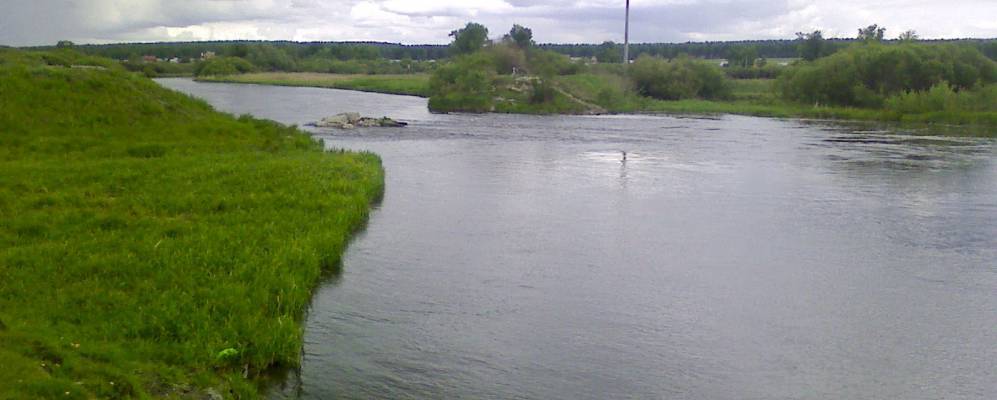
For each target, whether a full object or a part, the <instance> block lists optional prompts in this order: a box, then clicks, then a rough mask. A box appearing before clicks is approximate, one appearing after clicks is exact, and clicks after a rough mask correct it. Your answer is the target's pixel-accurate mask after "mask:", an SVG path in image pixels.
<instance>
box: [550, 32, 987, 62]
mask: <svg viewBox="0 0 997 400" xmlns="http://www.w3.org/2000/svg"><path fill="white" fill-rule="evenodd" d="M873 29H874V31H873V32H872V35H873V38H875V37H876V35H877V32H876V31H875V30H876V29H882V28H880V27H876V28H873ZM904 34H906V35H914V36H916V34H914V33H913V32H912V31H911V32H905V33H904ZM901 36H902V37H903V35H901ZM910 39H911V37H910V36H908V40H910ZM903 40H904V39H897V40H885V41H884V43H887V44H889V43H894V42H902V41H903ZM913 40H917V38H916V37H913ZM861 41H862V40H860V39H857V38H855V39H851V38H849V39H840V38H830V39H828V38H824V37H823V35H822V34H821V32H820V31H814V32H808V33H799V34H797V39H795V40H791V39H780V40H740V41H730V42H688V43H631V44H630V55H631V57H632V58H633V59H637V58H638V57H640V56H641V55H644V54H647V55H651V56H656V57H662V58H676V57H678V56H680V55H688V56H691V57H697V58H712V59H720V58H728V56H729V55H730V54H731V53H732V52H735V51H738V50H739V49H742V48H746V47H750V48H753V49H754V51H755V53H756V56H757V57H762V58H798V57H799V58H809V59H815V58H819V57H823V56H828V55H831V54H834V53H836V52H838V51H839V50H842V49H844V48H846V47H848V46H850V45H852V44H855V43H857V42H861ZM918 41H919V42H924V43H960V44H968V45H971V46H975V47H976V48H977V49H979V50H980V52H982V53H983V54H984V55H986V56H987V57H989V58H990V59H994V60H997V39H939V40H918ZM804 44H805V45H806V47H805V48H804V47H801V45H804ZM622 46H623V45H622V44H619V43H614V42H604V43H601V44H539V45H538V47H540V48H542V49H545V50H552V51H555V52H558V53H561V54H566V55H568V56H571V57H585V58H590V57H595V58H597V59H606V61H609V60H610V58H609V57H606V55H607V54H610V55H612V56H615V57H616V59H617V60H618V61H617V62H619V59H620V58H622V51H621V49H622ZM616 54H620V55H618V56H617V55H616ZM600 61H601V60H600Z"/></svg>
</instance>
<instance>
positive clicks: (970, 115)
mask: <svg viewBox="0 0 997 400" xmlns="http://www.w3.org/2000/svg"><path fill="white" fill-rule="evenodd" d="M298 77H308V78H305V79H297V78H298ZM193 79H194V81H197V82H206V83H238V84H253V85H270V86H285V87H314V88H324V89H339V90H352V91H358V92H367V93H380V94H391V95H398V96H413V97H420V98H425V99H428V98H429V96H428V94H427V93H428V86H426V87H423V88H418V87H417V86H415V85H417V84H418V82H426V83H428V78H427V77H426V76H425V75H413V76H404V75H401V76H399V75H363V76H357V75H342V74H317V73H266V74H265V75H261V74H243V75H226V76H217V77H201V78H198V77H195V78H193ZM358 79H363V83H364V85H359V84H357V83H356V80H358ZM398 79H403V80H406V81H408V83H407V84H408V85H409V86H407V87H406V88H405V89H399V88H398V87H392V86H390V85H391V84H392V83H395V82H397V80H398ZM379 85H380V86H379ZM562 89H563V88H562ZM565 92H566V93H571V91H569V90H565ZM571 94H572V97H573V98H574V99H576V100H581V101H582V102H585V103H589V104H591V102H592V100H591V99H586V98H584V97H583V96H578V95H577V94H575V93H571ZM576 105H577V104H576ZM430 111H431V112H434V113H441V114H445V113H451V112H463V111H459V110H452V111H451V110H430ZM485 113H486V114H487V113H497V114H523V115H627V114H634V115H648V114H668V115H743V116H752V117H763V118H784V119H817V120H827V121H840V122H879V123H891V124H901V125H904V126H907V125H912V126H945V127H965V128H970V129H972V128H989V127H993V126H997V112H961V113H945V112H935V113H926V114H898V113H894V112H890V111H886V110H879V109H866V108H852V107H816V108H814V107H807V106H803V105H798V104H792V103H783V102H779V103H776V104H766V103H764V102H752V101H749V100H745V99H741V100H732V101H712V100H674V101H666V100H655V99H649V98H634V99H629V100H628V101H627V104H625V105H623V106H620V107H610V108H602V109H600V110H598V111H594V110H592V109H591V108H588V107H586V108H584V109H564V108H562V109H556V110H551V109H538V108H535V107H533V108H531V107H530V106H529V105H525V106H523V105H521V104H519V105H515V106H514V107H502V106H500V107H498V108H497V109H495V110H491V111H488V112H485ZM994 135H997V132H995V133H988V134H985V136H994Z"/></svg>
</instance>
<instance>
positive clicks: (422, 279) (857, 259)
mask: <svg viewBox="0 0 997 400" xmlns="http://www.w3.org/2000/svg"><path fill="white" fill-rule="evenodd" d="M164 84H166V85H169V86H173V87H177V88H180V89H182V90H186V91H189V92H192V93H196V94H198V95H200V96H204V97H206V98H208V100H209V101H211V102H212V103H213V104H215V105H216V106H218V107H220V108H222V109H224V110H227V111H230V112H236V113H242V112H253V113H254V114H257V115H261V116H264V117H268V118H273V119H277V120H279V121H284V122H293V123H302V122H307V121H308V120H314V119H317V118H319V117H321V116H325V115H330V114H335V113H337V112H341V111H353V110H357V111H360V110H367V109H368V107H370V109H373V110H376V112H375V113H374V114H385V115H389V116H395V117H400V118H402V119H406V120H408V121H410V122H412V125H410V126H409V127H408V128H405V129H370V130H355V131H332V130H328V131H318V133H320V134H321V135H322V138H323V139H324V140H325V141H326V143H327V145H328V146H331V147H345V148H350V149H358V150H371V151H375V152H377V153H378V154H380V155H381V156H382V158H383V160H384V166H385V168H386V171H387V191H386V194H385V198H384V201H383V203H382V204H381V206H380V207H379V208H378V210H377V211H376V212H374V213H373V215H372V217H371V220H370V223H369V227H368V230H367V231H366V232H365V233H364V234H362V235H360V236H359V237H357V238H356V240H355V241H354V242H353V243H352V244H351V246H350V248H349V249H348V251H347V253H346V255H345V257H344V262H343V271H342V275H341V277H340V278H339V279H338V280H330V281H329V282H328V283H327V284H325V285H323V286H322V287H321V288H320V289H319V291H318V292H317V294H316V296H315V300H314V304H313V307H312V310H311V311H310V313H309V316H308V321H307V328H306V332H305V339H306V343H305V356H304V359H303V367H302V369H301V371H300V373H299V375H297V376H296V377H294V378H292V379H289V380H287V381H286V382H285V386H284V387H282V388H278V389H277V390H275V392H274V393H273V397H274V398H308V399H324V398H348V399H349V398H354V399H366V398H389V399H396V398H494V399H508V398H521V399H605V398H668V399H828V398H862V399H867V398H869V399H900V398H902V399H937V398H947V399H990V398H995V397H997V380H995V379H993V371H997V346H994V344H995V343H997V330H995V329H994V326H995V322H997V296H995V295H994V294H995V293H997V250H995V249H997V239H995V238H997V200H995V199H997V163H995V162H994V160H995V155H997V143H995V142H994V140H993V139H985V138H972V137H953V136H939V135H932V134H931V133H929V132H913V133H912V132H894V131H891V130H889V129H887V130H883V129H880V128H879V127H876V126H873V125H863V124H857V125H854V126H841V125H832V124H827V123H814V122H800V121H781V120H772V119H760V118H748V117H733V116H727V117H719V118H673V117H659V116H611V117H534V116H512V115H432V114H429V113H426V112H425V100H421V99H416V98H410V97H393V96H380V95H370V94H362V93H351V92H341V91H330V90H320V89H296V88H269V87H259V86H254V87H248V86H237V85H206V84H195V83H191V82H189V81H165V82H164ZM275 99H279V101H280V103H279V104H275V103H274V101H275ZM621 151H626V152H627V161H626V162H625V163H624V162H622V160H621V158H622V154H621Z"/></svg>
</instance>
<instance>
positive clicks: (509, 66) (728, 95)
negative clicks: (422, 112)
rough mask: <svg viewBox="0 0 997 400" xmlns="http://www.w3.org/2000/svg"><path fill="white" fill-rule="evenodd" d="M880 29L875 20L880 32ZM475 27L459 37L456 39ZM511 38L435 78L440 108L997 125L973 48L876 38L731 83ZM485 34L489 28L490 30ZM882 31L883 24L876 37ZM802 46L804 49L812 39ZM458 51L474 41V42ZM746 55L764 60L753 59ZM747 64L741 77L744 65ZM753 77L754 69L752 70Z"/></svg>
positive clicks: (694, 66)
mask: <svg viewBox="0 0 997 400" xmlns="http://www.w3.org/2000/svg"><path fill="white" fill-rule="evenodd" d="M875 28H876V27H875V26H872V27H870V29H872V30H873V31H876V29H875ZM482 29H484V28H483V27H481V26H480V25H477V24H468V26H467V27H465V28H464V29H462V30H460V31H457V32H456V33H455V36H457V38H455V43H457V42H459V41H460V40H461V39H460V36H461V35H462V34H464V31H467V30H477V31H479V34H477V36H476V37H478V38H480V37H481V35H480V31H481V30H482ZM516 29H517V28H513V33H510V34H509V35H506V37H505V38H504V39H503V40H501V41H500V42H498V43H489V42H487V41H484V40H480V39H476V40H477V42H476V44H475V46H471V47H472V48H473V50H472V51H462V52H460V54H459V55H457V56H456V57H455V58H454V59H453V61H452V62H450V63H449V64H446V65H443V66H441V67H439V68H438V69H437V70H436V71H435V72H434V74H433V76H432V78H431V79H430V93H431V97H430V100H429V105H430V108H431V109H433V110H434V111H441V112H449V111H465V112H490V111H494V112H528V113H600V112H693V113H703V112H706V113H714V112H721V113H736V114H750V115H761V116H777V117H818V118H847V119H868V120H883V121H912V122H944V123H953V124H983V125H997V63H995V62H994V61H993V60H990V59H988V58H987V57H986V56H984V55H983V54H982V53H980V52H979V50H977V49H976V48H974V47H971V46H959V45H953V44H920V43H914V42H911V41H908V42H904V43H895V44H889V45H887V44H882V43H880V42H879V41H878V40H874V39H870V40H866V41H864V42H860V43H857V44H853V45H851V46H850V47H848V48H846V49H844V50H841V51H838V52H836V53H833V54H831V55H828V56H823V55H822V54H818V55H817V56H814V57H813V60H812V61H805V60H801V61H798V62H796V63H794V64H793V65H790V66H787V67H784V68H782V69H781V70H780V71H778V73H777V74H776V75H777V76H778V78H777V79H775V80H749V81H742V80H733V79H730V78H729V77H728V76H727V75H728V74H725V71H724V69H723V68H721V67H720V66H718V65H717V64H714V63H709V62H706V61H703V60H698V59H693V58H691V57H688V56H678V57H676V58H673V59H670V60H666V59H663V58H658V57H652V56H648V55H643V56H640V57H639V58H638V59H637V60H636V61H635V62H634V63H633V64H631V65H630V66H629V67H627V68H624V66H623V65H593V66H589V65H579V64H577V63H572V62H571V61H570V60H569V59H568V58H567V57H565V56H563V55H560V54H556V53H552V52H549V51H545V50H541V49H539V48H536V47H535V46H533V45H532V42H531V41H530V40H525V41H516V40H511V39H510V38H511V37H512V35H513V34H514V32H515V31H516ZM485 32H487V30H485ZM881 37H882V28H879V38H881ZM809 45H810V43H809V41H804V43H801V48H803V47H805V46H809ZM459 47H460V48H468V46H466V45H461V46H459ZM749 61H756V59H755V58H754V57H751V58H749ZM748 64H749V65H742V66H739V67H738V69H737V71H738V73H742V74H743V73H744V68H746V67H761V66H758V65H754V66H750V64H751V63H750V62H749V63H748ZM748 75H750V74H748Z"/></svg>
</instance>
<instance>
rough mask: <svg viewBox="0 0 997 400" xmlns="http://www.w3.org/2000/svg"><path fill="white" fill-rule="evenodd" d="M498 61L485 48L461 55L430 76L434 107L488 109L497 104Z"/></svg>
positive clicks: (431, 108) (431, 102) (463, 109)
mask: <svg viewBox="0 0 997 400" xmlns="http://www.w3.org/2000/svg"><path fill="white" fill-rule="evenodd" d="M494 70H495V64H494V61H493V59H492V58H491V57H490V56H489V55H488V54H485V53H483V52H477V53H474V54H470V55H465V56H460V57H458V58H456V59H455V60H454V61H453V62H451V63H449V64H446V65H444V66H442V67H440V68H438V69H437V70H436V72H434V73H433V76H432V77H430V79H429V92H430V97H429V109H430V110H432V111H469V112H487V111H491V109H492V108H493V107H494V100H493V98H494V96H495V86H494V84H493V81H494V79H495V73H494Z"/></svg>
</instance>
